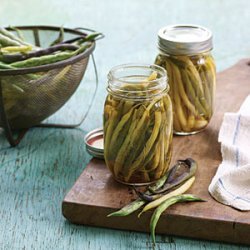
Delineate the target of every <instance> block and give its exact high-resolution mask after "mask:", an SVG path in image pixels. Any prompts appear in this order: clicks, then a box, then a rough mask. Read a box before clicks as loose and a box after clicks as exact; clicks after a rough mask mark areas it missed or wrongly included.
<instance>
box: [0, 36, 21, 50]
mask: <svg viewBox="0 0 250 250" xmlns="http://www.w3.org/2000/svg"><path fill="white" fill-rule="evenodd" d="M0 44H1V45H2V47H6V46H20V45H21V44H20V43H19V42H17V41H15V40H12V39H10V38H9V37H7V36H5V35H3V34H1V33H0Z"/></svg>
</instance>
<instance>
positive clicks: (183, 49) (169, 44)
mask: <svg viewBox="0 0 250 250" xmlns="http://www.w3.org/2000/svg"><path fill="white" fill-rule="evenodd" d="M212 38H213V36H212V32H211V31H210V30H208V29H207V28H204V27H202V26H197V25H188V24H180V25H169V26H166V27H163V28H161V29H160V30H159V32H158V47H159V50H160V51H162V52H163V53H167V54H171V55H190V54H197V53H203V52H207V51H210V50H211V49H212V48H213V42H212Z"/></svg>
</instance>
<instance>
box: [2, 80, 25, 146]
mask: <svg viewBox="0 0 250 250" xmlns="http://www.w3.org/2000/svg"><path fill="white" fill-rule="evenodd" d="M0 117H1V121H2V124H3V129H4V133H5V136H6V138H7V140H8V142H9V144H10V145H11V146H12V147H15V146H17V145H18V144H19V143H20V141H21V140H22V138H23V137H24V135H25V134H26V132H27V131H28V129H23V130H21V131H20V132H19V134H18V136H17V138H16V139H15V138H14V135H13V132H12V130H11V127H10V124H9V121H8V118H7V115H6V112H5V108H4V102H3V91H2V81H1V78H0Z"/></svg>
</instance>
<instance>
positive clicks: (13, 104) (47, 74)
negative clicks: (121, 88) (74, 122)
mask: <svg viewBox="0 0 250 250" xmlns="http://www.w3.org/2000/svg"><path fill="white" fill-rule="evenodd" d="M17 28H18V29H19V30H21V31H22V33H23V35H24V37H25V39H26V40H27V41H28V42H31V43H34V44H35V45H36V46H41V47H44V48H46V47H49V44H50V43H51V42H52V41H53V40H55V38H56V37H57V36H58V33H59V30H60V27H51V26H25V27H23V26H22V27H17ZM79 35H80V36H86V35H87V34H86V33H84V32H82V31H79V30H78V29H77V30H73V29H67V28H65V29H64V39H65V40H67V39H71V38H74V37H76V36H79ZM94 48H95V43H94V42H93V44H92V45H91V47H89V48H88V49H87V50H85V51H84V52H83V53H81V54H78V55H76V56H73V57H71V58H69V59H67V60H63V61H60V62H56V63H52V64H48V65H43V66H36V67H32V68H23V69H15V70H0V127H3V128H4V129H5V131H7V132H8V131H9V132H11V130H13V129H14V130H16V129H19V130H20V129H26V128H30V127H32V126H36V125H39V124H40V123H41V122H42V121H43V120H44V119H46V118H48V117H49V116H51V115H52V114H54V113H55V112H56V111H57V110H59V109H60V108H61V107H62V106H63V105H64V104H65V103H66V102H67V101H68V100H69V98H70V97H71V96H72V95H73V93H74V92H75V91H76V89H77V87H78V86H79V84H80V82H81V80H82V78H83V76H84V73H85V70H86V67H87V64H88V61H89V56H90V55H91V53H92V52H93V50H94ZM9 136H10V135H9ZM7 137H8V136H7ZM11 144H12V143H11Z"/></svg>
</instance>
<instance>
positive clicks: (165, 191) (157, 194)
mask: <svg viewBox="0 0 250 250" xmlns="http://www.w3.org/2000/svg"><path fill="white" fill-rule="evenodd" d="M196 170H197V163H196V162H195V161H194V160H193V159H191V158H187V159H186V160H179V161H178V162H177V164H176V165H174V166H173V167H172V168H171V169H170V170H168V171H167V172H166V174H165V175H164V176H162V177H161V178H160V179H159V180H158V181H156V182H155V183H154V184H153V185H151V186H148V187H147V188H146V191H145V192H144V193H142V192H139V191H138V190H136V189H135V191H136V193H137V194H138V196H139V198H138V199H136V200H135V201H133V202H131V203H130V204H128V205H126V206H125V207H123V208H121V209H120V210H118V211H115V212H113V213H111V214H109V215H108V217H111V216H127V215H129V214H131V213H133V212H135V211H136V210H138V209H140V208H142V207H143V209H142V211H141V212H140V213H139V214H138V217H140V216H141V214H142V213H144V212H146V211H148V210H150V209H153V208H156V209H155V211H154V213H153V215H152V217H151V221H150V231H151V237H152V240H153V243H155V228H156V225H157V222H158V220H159V218H160V216H161V214H162V213H163V212H164V211H165V210H166V209H167V208H168V207H169V206H171V205H173V204H175V203H178V202H190V201H203V200H202V199H200V198H198V197H196V196H194V195H191V194H183V193H185V192H186V191H187V190H188V189H189V188H190V187H191V186H192V184H193V183H194V181H195V173H196Z"/></svg>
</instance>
